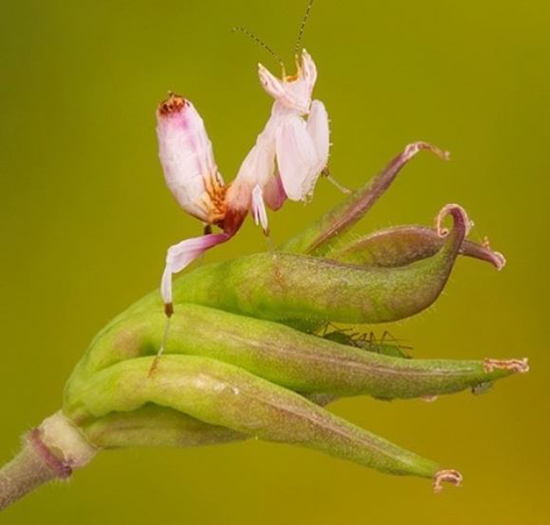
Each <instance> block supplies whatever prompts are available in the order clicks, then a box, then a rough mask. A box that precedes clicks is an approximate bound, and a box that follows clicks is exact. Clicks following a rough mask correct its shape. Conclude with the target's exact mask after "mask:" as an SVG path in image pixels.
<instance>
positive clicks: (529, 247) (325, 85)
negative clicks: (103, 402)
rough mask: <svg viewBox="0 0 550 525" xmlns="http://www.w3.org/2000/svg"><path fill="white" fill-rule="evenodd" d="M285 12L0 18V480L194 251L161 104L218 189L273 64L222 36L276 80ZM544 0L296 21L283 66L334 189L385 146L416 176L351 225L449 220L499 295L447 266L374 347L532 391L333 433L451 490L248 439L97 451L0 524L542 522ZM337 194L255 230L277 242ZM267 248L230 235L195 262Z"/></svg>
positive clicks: (371, 163) (367, 8) (105, 9)
mask: <svg viewBox="0 0 550 525" xmlns="http://www.w3.org/2000/svg"><path fill="white" fill-rule="evenodd" d="M304 7H305V2H304V1H302V0H300V1H296V0H293V1H290V0H275V1H273V2H269V3H264V2H254V1H250V0H249V1H245V0H232V1H230V2H227V1H212V0H202V1H200V2H199V1H186V0H178V1H170V2H168V1H158V0H157V1H155V2H153V1H142V0H139V1H138V0H132V1H129V0H128V1H123V0H118V1H106V0H96V1H94V2H78V1H61V0H51V1H48V2H45V1H41V0H34V1H30V0H17V1H10V0H3V1H2V2H1V3H0V119H1V120H0V163H1V169H0V180H1V188H0V230H1V237H2V244H3V247H2V257H1V259H0V264H1V270H0V275H1V276H2V277H1V283H2V285H1V286H2V290H3V292H2V306H1V312H2V316H1V327H2V328H1V329H2V333H3V334H4V335H3V338H4V343H3V352H2V365H1V368H0V370H1V381H0V399H2V427H1V428H2V431H1V435H0V460H1V461H2V462H3V461H5V460H7V459H8V458H9V457H10V456H11V454H12V453H13V452H14V451H15V450H16V449H17V447H18V436H19V435H20V434H21V433H22V432H23V431H25V430H27V429H29V428H30V427H31V426H33V425H36V424H38V423H39V422H40V421H41V420H42V419H43V418H44V417H45V416H47V415H49V414H51V413H53V412H54V411H55V410H57V409H58V408H59V406H60V399H61V392H62V388H63V384H64V381H65V379H66V378H67V377H68V374H69V373H70V371H71V369H72V367H73V365H74V364H75V362H76V360H77V359H78V358H79V356H80V354H81V352H82V351H83V350H84V348H85V347H86V346H87V344H88V342H89V341H90V339H91V338H92V336H93V335H94V334H95V333H96V332H97V331H98V330H99V329H100V328H101V327H102V325H103V324H104V323H106V322H107V321H108V320H109V319H110V318H111V317H113V316H114V315H115V314H117V313H118V312H119V311H121V310H122V309H124V308H125V307H126V306H127V305H128V304H129V303H131V302H132V301H134V300H135V299H137V298H139V297H140V296H142V295H143V294H145V293H146V292H148V291H150V290H151V289H153V288H155V287H156V286H157V284H158V282H159V278H160V275H161V272H162V269H163V260H164V255H165V250H166V248H167V247H168V246H169V245H170V244H173V243H175V242H177V241H179V240H181V239H183V238H186V237H189V236H191V235H194V234H197V233H198V232H199V231H200V225H199V224H198V223H197V222H196V221H194V219H192V218H190V217H188V216H186V215H185V214H184V213H183V212H182V211H181V210H180V209H179V208H178V206H177V205H176V203H175V201H173V199H172V197H171V195H170V193H169V192H168V190H167V189H166V187H165V185H164V182H163V178H162V173H161V169H160V166H159V163H158V160H157V151H156V138H155V133H154V126H155V122H154V110H155V107H156V105H157V103H158V102H159V101H160V99H162V98H163V97H164V96H165V94H166V92H167V90H169V89H171V90H174V91H177V92H181V93H182V94H184V95H185V96H187V97H188V98H190V99H191V100H192V101H193V102H194V103H195V105H196V106H197V108H198V109H199V111H200V112H201V114H202V116H203V117H204V119H205V121H206V124H207V128H208V132H209V134H210V137H211V139H212V140H213V143H214V148H215V155H216V159H217V161H218V164H219V166H220V169H221V171H222V173H223V174H224V176H225V178H226V180H230V179H232V178H233V176H234V174H235V173H236V170H237V169H238V166H239V164H240V161H241V160H242V159H243V157H244V155H245V154H246V152H247V151H248V149H249V148H250V147H251V145H252V143H253V141H254V140H255V137H256V135H257V133H258V132H259V131H260V129H261V128H262V126H263V124H264V123H265V121H266V119H267V117H268V114H269V110H270V99H269V98H268V96H267V95H266V94H265V93H264V92H263V91H262V89H261V88H260V86H259V83H258V81H257V77H256V63H257V62H258V61H262V62H263V63H264V64H266V65H268V66H269V67H270V68H271V69H272V70H273V71H274V72H276V73H278V66H277V63H276V62H275V61H274V60H273V59H271V58H270V57H269V56H268V55H267V54H265V52H264V51H262V50H261V49H260V48H258V47H256V46H254V45H253V44H252V42H250V41H247V40H246V39H245V38H244V37H243V36H242V35H234V34H233V35H232V34H230V31H229V30H230V28H231V27H233V26H235V25H243V26H246V27H249V28H251V29H253V30H254V31H257V32H258V33H259V34H260V35H261V36H262V38H264V39H265V40H267V42H268V43H269V44H270V45H271V46H272V47H274V48H275V49H277V50H279V52H280V53H281V54H283V55H284V57H285V59H286V60H287V61H288V62H289V63H290V62H291V59H292V52H293V47H294V42H295V38H296V33H297V29H298V26H299V22H300V19H301V16H302V13H303V10H304ZM549 27H550V6H549V4H548V2H547V1H544V0H540V1H535V0H526V1H524V2H502V1H498V2H497V1H494V0H487V1H485V2H479V1H477V0H476V1H474V0H463V1H461V2H441V1H435V0H431V1H429V0H418V1H416V2H404V1H396V0H386V1H385V2H365V1H360V0H343V1H340V2H332V1H328V0H317V2H316V3H315V6H314V9H313V11H312V14H311V19H310V23H309V25H308V27H307V29H306V36H305V45H306V47H307V49H308V50H309V51H310V52H311V53H312V55H313V57H314V58H315V60H316V62H317V65H318V68H319V73H320V74H319V81H318V84H317V89H316V96H317V97H318V98H320V99H322V100H323V101H324V102H325V103H326V105H327V108H328V110H329V113H330V115H331V119H332V140H333V143H334V146H333V149H332V157H331V162H330V165H331V169H332V172H333V174H334V176H335V177H337V178H338V179H339V180H340V181H341V182H342V183H344V184H346V185H348V186H351V187H355V186H358V185H359V184H360V183H362V182H363V181H364V180H366V179H367V178H369V177H370V176H372V175H373V174H374V173H376V172H377V171H378V170H379V169H380V168H381V167H382V166H384V165H385V163H386V162H387V161H389V159H390V158H391V157H392V156H393V155H394V154H396V153H397V152H398V151H400V150H401V149H402V148H403V146H404V145H405V144H407V143H409V142H411V141H413V140H416V139H424V140H429V141H432V142H434V143H435V144H437V145H439V146H441V147H443V148H447V149H450V150H451V151H452V154H453V158H452V162H450V163H447V164H445V163H442V162H441V161H439V160H438V159H436V158H435V157H433V158H432V157H431V156H430V155H428V154H422V155H420V156H419V157H418V158H417V159H415V160H414V161H413V162H412V163H411V164H410V165H409V166H408V167H407V168H406V169H405V170H404V172H403V173H402V175H401V177H400V179H399V180H398V181H397V182H396V184H395V185H394V186H393V187H392V189H391V191H390V192H389V193H388V194H387V195H386V196H385V197H384V198H383V200H382V201H380V202H379V204H378V205H377V206H376V208H375V209H374V210H373V212H372V213H371V214H370V215H369V217H368V218H367V219H366V220H365V221H363V223H362V224H361V225H360V227H359V228H360V231H367V230H370V229H373V228H379V227H385V226H388V225H396V224H406V223H419V222H420V223H431V221H432V219H433V217H434V216H435V214H436V213H437V212H438V210H439V209H440V208H441V206H442V205H444V204H445V203H447V202H458V203H461V204H462V205H463V206H465V207H466V209H467V210H468V212H469V213H470V215H471V217H472V218H473V219H474V220H475V222H476V228H475V229H474V231H473V232H472V235H471V236H472V238H473V239H476V240H480V239H481V238H482V237H483V236H484V235H488V236H489V238H490V240H491V242H492V245H493V247H494V248H496V249H498V250H501V251H503V252H504V253H505V255H506V256H507V258H508V266H507V267H506V268H505V270H504V271H503V272H501V273H498V272H496V271H494V270H493V269H492V268H491V267H489V266H488V265H486V264H482V263H479V262H477V261H472V260H464V259H462V260H460V261H459V263H458V264H457V267H456V268H455V271H454V274H453V278H452V280H451V282H450V283H449V285H448V287H447V289H446V293H445V294H444V295H443V296H442V297H441V299H440V300H439V301H438V303H437V305H436V306H435V307H434V308H432V309H430V310H429V311H428V312H426V313H424V314H423V315H421V316H419V317H417V318H414V319H411V320H407V321H404V322H401V323H399V324H397V325H394V326H392V328H391V331H392V333H393V334H394V335H395V336H396V337H399V338H403V339H406V340H407V341H409V342H411V343H412V344H413V346H414V351H413V354H414V355H415V356H423V357H436V356H437V357H456V358H483V357H488V356H492V357H523V356H528V357H529V358H530V361H531V366H532V372H531V373H530V374H528V375H525V376H520V377H516V378H512V379H510V380H506V381H504V382H502V383H499V384H498V385H497V386H496V388H495V389H494V390H493V391H492V392H491V393H490V394H489V395H485V396H479V397H474V396H472V395H470V394H469V393H465V394H460V395H456V396H453V397H446V398H442V399H439V400H438V401H437V402H436V403H432V404H427V403H424V402H421V401H410V402H394V403H384V402H379V401H374V400H372V399H368V398H360V399H353V400H346V401H341V402H339V403H337V404H336V405H335V406H334V410H335V411H336V412H337V413H338V414H340V415H342V416H344V417H346V418H348V419H350V420H352V421H353V422H355V423H357V424H359V425H361V426H363V427H366V428H368V429H370V430H372V431H374V432H376V433H379V434H381V435H383V436H385V437H387V438H389V439H392V440H394V441H396V442H397V443H399V444H401V445H403V446H405V447H407V448H409V449H412V450H414V451H416V452H418V453H420V454H422V455H425V456H429V457H431V458H433V459H436V460H438V461H439V462H440V463H441V464H442V465H445V466H449V467H456V468H459V469H460V470H461V471H462V473H463V474H464V476H465V481H464V486H463V487H462V488H460V489H452V488H448V489H447V490H445V491H444V492H443V493H442V494H441V495H440V496H434V495H433V494H432V493H431V490H430V485H429V483H427V482H426V481H423V480H418V479H413V478H393V477H390V476H385V475H382V474H378V473H376V472H374V471H369V470H366V469H364V468H362V467H359V466H356V465H354V464H348V463H345V462H342V461H339V460H336V459H333V458H329V457H325V456H323V455H321V454H318V453H315V452H311V451H308V450H302V449H298V448H292V447H288V446H282V445H274V444H267V443H261V442H253V443H252V442H251V443H243V444H234V445H226V446H220V447H212V448H202V449H187V450H128V451H119V452H111V453H105V454H101V455H99V456H98V457H97V459H96V460H95V461H94V462H93V463H92V464H91V465H90V466H89V467H88V468H87V469H85V470H83V471H81V472H77V473H76V475H75V476H74V479H73V480H72V481H71V482H70V483H68V484H57V485H52V486H48V487H46V488H43V489H42V490H40V491H39V492H37V493H36V494H33V495H31V496H30V497H28V498H27V499H26V500H24V501H22V502H20V503H18V504H17V505H15V506H14V507H12V508H10V509H8V510H7V511H6V513H5V514H4V515H3V516H2V517H1V518H0V521H1V522H2V523H9V524H11V525H17V524H26V525H28V524H34V523H53V522H54V521H55V522H56V523H78V524H80V525H87V524H97V523H102V524H105V525H107V524H114V523H120V522H121V520H122V521H124V523H135V524H146V523H158V524H166V525H171V524H179V523H194V524H214V523H215V524H218V523H223V524H240V525H245V524H252V523H262V524H271V523H278V524H281V523H282V524H300V525H308V524H316V525H317V524H337V523H338V524H340V523H346V524H356V523H357V524H359V523H379V524H385V523H398V522H399V521H400V520H402V521H406V522H407V523H419V524H436V523H437V524H439V523H442V522H445V523H447V524H449V525H451V524H459V523H460V524H462V523H476V524H477V523H497V522H498V523H501V524H508V523H514V524H517V523H527V524H543V523H548V519H549V514H550V512H549V503H548V469H549V468H550V454H549V446H550V421H549V409H548V404H549V401H550V388H549V385H548V379H547V377H548V373H549V371H548V369H549V366H550V359H549V357H548V350H547V348H548V330H547V326H548V324H547V323H548V319H547V312H548V308H547V303H548V294H549V292H550V286H549V284H550V283H549V277H548V272H547V266H548V262H547V261H548V257H549V255H550V253H549V251H550V244H549V242H548V230H549V221H548V212H547V202H548V196H549V178H550V160H549V159H550V156H549V155H548V149H549V145H550V127H549V122H550V104H549V102H550V100H549V99H550V95H549V94H550V64H549V62H550V33H549ZM340 199H341V195H340V194H338V193H337V192H336V191H335V190H334V188H333V187H332V186H331V185H330V184H329V183H328V182H327V181H320V183H319V184H318V187H317V191H316V195H315V199H314V201H313V203H311V204H310V205H309V206H307V207H304V206H301V205H298V204H295V203H289V204H287V205H286V206H285V207H284V209H283V210H282V211H281V212H280V213H277V214H276V215H272V216H271V226H272V231H273V236H274V239H275V241H281V240H283V239H285V238H286V237H288V236H289V235H291V234H292V233H294V232H295V231H297V229H298V228H300V227H302V225H306V224H308V223H309V222H310V221H312V220H313V219H314V218H316V217H317V216H318V215H319V214H321V213H322V212H323V210H325V209H326V208H327V207H329V206H332V205H333V204H334V203H336V202H337V201H338V200H340ZM263 249H265V241H264V239H263V238H262V235H261V234H260V232H259V230H258V229H256V228H254V227H253V226H252V225H251V224H247V225H246V227H245V228H244V229H243V230H242V231H241V232H240V234H239V236H238V237H237V238H236V239H235V240H234V241H232V242H231V243H229V244H228V245H226V246H223V247H221V248H219V249H217V250H215V251H214V252H211V253H210V254H208V255H207V260H208V261H214V260H222V259H225V258H228V257H232V256H236V255H239V254H243V253H248V252H252V251H255V250H263Z"/></svg>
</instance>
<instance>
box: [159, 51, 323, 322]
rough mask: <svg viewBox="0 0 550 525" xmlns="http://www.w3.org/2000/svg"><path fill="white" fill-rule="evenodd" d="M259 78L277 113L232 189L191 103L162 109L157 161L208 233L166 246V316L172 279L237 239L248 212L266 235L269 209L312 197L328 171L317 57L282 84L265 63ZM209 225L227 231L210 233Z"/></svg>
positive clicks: (173, 101)
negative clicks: (317, 96)
mask: <svg viewBox="0 0 550 525" xmlns="http://www.w3.org/2000/svg"><path fill="white" fill-rule="evenodd" d="M259 76H260V81H261V83H262V86H263V87H264V89H265V90H266V91H267V93H269V94H270V95H271V96H272V97H273V98H274V103H273V108H272V111H271V116H270V118H269V120H268V122H267V124H266V126H265V127H264V129H263V131H262V132H261V133H260V134H259V136H258V138H257V140H256V144H255V145H254V146H253V148H252V149H251V150H250V152H249V153H248V155H247V156H246V158H245V160H244V161H243V163H242V165H241V167H240V169H239V172H238V174H237V177H236V178H235V180H234V181H233V182H231V183H229V184H224V182H223V179H222V176H221V174H220V173H219V171H218V168H217V166H216V162H215V160H214V154H213V150H212V143H211V142H210V139H209V138H208V135H207V133H206V129H205V127H204V122H203V120H202V118H201V117H200V115H199V114H198V112H197V111H196V109H195V108H194V106H193V104H192V103H191V102H189V101H188V100H186V99H184V98H183V97H180V96H178V95H174V94H170V97H169V98H168V99H167V100H166V101H164V102H162V103H161V104H160V105H159V107H158V110H157V136H158V141H159V157H160V161H161V164H162V167H163V171H164V177H165V180H166V184H167V185H168V187H169V189H170V191H171V192H172V194H173V195H174V197H175V198H176V200H177V201H178V203H179V204H180V206H181V207H182V208H183V209H184V210H185V211H187V212H188V213H190V214H191V215H193V216H194V217H196V218H198V219H199V220H200V221H202V222H203V223H204V224H205V225H206V231H208V233H206V234H205V235H203V236H201V237H194V238H191V239H186V240H184V241H182V242H180V243H178V244H175V245H173V246H171V247H170V248H169V249H168V253H167V256H166V266H165V269H164V273H163V276H162V282H161V296H162V300H163V302H164V305H165V312H166V315H167V316H168V317H170V316H171V315H172V313H173V305H172V275H173V274H175V273H178V272H180V271H182V270H183V269H184V268H185V267H186V266H187V265H188V264H190V263H191V262H192V261H193V260H195V259H196V258H197V257H199V256H200V255H201V254H202V253H204V252H205V251H206V250H208V249H210V248H212V247H213V246H216V245H218V244H221V243H223V242H226V241H227V240H228V239H230V238H231V237H232V236H233V235H235V234H236V233H237V231H238V230H239V228H240V227H241V225H242V223H243V221H244V219H245V217H246V215H247V214H248V212H249V211H250V212H251V213H252V216H253V218H254V220H255V222H256V224H260V225H261V226H262V228H263V230H264V232H265V233H266V234H267V233H268V220H267V211H266V204H267V206H268V207H270V208H271V209H273V210H277V209H278V208H280V207H281V206H282V204H283V203H284V201H285V200H286V199H287V198H288V199H290V200H295V201H299V200H306V199H308V198H309V197H310V196H311V194H312V193H313V189H314V187H315V183H316V181H317V179H318V177H319V175H320V174H321V172H322V171H323V169H324V168H325V167H326V164H327V160H328V154H329V124H328V115H327V112H326V110H325V107H324V105H323V104H322V102H320V101H317V100H315V101H312V92H313V88H314V86H315V82H316V80H317V69H316V67H315V63H314V62H313V59H312V58H311V56H310V55H309V54H308V53H307V52H306V51H305V50H303V52H302V56H301V61H299V60H298V59H297V74H296V75H295V76H291V77H289V76H283V78H282V79H278V78H276V77H275V76H274V75H272V74H271V73H270V72H269V71H268V70H267V69H266V68H265V67H264V66H262V65H261V64H260V66H259ZM306 119H307V120H306ZM211 226H218V227H219V228H221V230H222V232H221V233H210V232H209V230H210V227H211Z"/></svg>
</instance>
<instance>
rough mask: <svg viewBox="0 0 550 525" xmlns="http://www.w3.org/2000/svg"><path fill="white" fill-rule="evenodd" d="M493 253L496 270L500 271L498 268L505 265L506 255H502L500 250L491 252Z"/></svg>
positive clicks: (500, 268)
mask: <svg viewBox="0 0 550 525" xmlns="http://www.w3.org/2000/svg"><path fill="white" fill-rule="evenodd" d="M493 255H494V261H495V266H496V268H497V270H498V271H499V272H500V270H502V269H503V268H504V267H505V266H506V257H504V255H502V253H500V252H493Z"/></svg>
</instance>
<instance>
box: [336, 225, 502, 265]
mask: <svg viewBox="0 0 550 525" xmlns="http://www.w3.org/2000/svg"><path fill="white" fill-rule="evenodd" d="M444 242H445V237H442V236H441V235H439V234H438V232H437V230H435V229H433V228H428V227H426V226H417V225H411V226H397V227H394V228H388V229H385V230H380V231H378V232H375V233H372V234H369V235H367V236H365V237H361V238H359V239H356V240H354V241H352V242H351V243H349V244H347V245H345V246H343V247H341V248H339V249H338V250H337V251H334V252H331V254H330V257H331V258H333V259H336V260H338V261H341V262H347V263H352V264H359V265H361V266H363V267H381V268H394V267H398V266H405V265H407V264H411V263H413V262H416V261H420V260H422V259H425V258H427V257H432V256H433V255H435V254H436V253H437V252H438V251H439V250H440V249H441V247H442V246H443V243H444ZM459 253H460V254H461V255H465V256H467V257H473V258H475V259H479V260H482V261H486V262H488V263H490V264H492V265H493V266H494V267H495V268H496V269H497V270H501V269H502V268H503V267H504V265H505V263H506V259H505V258H504V256H503V255H502V254H501V253H499V252H496V251H493V250H491V248H490V247H489V246H488V244H483V245H481V244H477V243H475V242H472V241H469V240H464V241H463V243H462V246H461V247H460V250H459Z"/></svg>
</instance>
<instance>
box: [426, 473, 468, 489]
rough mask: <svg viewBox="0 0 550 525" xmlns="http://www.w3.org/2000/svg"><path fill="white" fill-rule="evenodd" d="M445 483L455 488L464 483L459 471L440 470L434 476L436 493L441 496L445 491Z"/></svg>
mask: <svg viewBox="0 0 550 525" xmlns="http://www.w3.org/2000/svg"><path fill="white" fill-rule="evenodd" d="M443 483H450V484H451V485H454V486H455V487H458V486H460V484H461V483H462V474H461V473H460V472H458V470H440V471H439V472H436V473H435V476H434V485H433V486H434V492H435V493H436V494H439V493H440V492H441V491H442V490H443Z"/></svg>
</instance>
